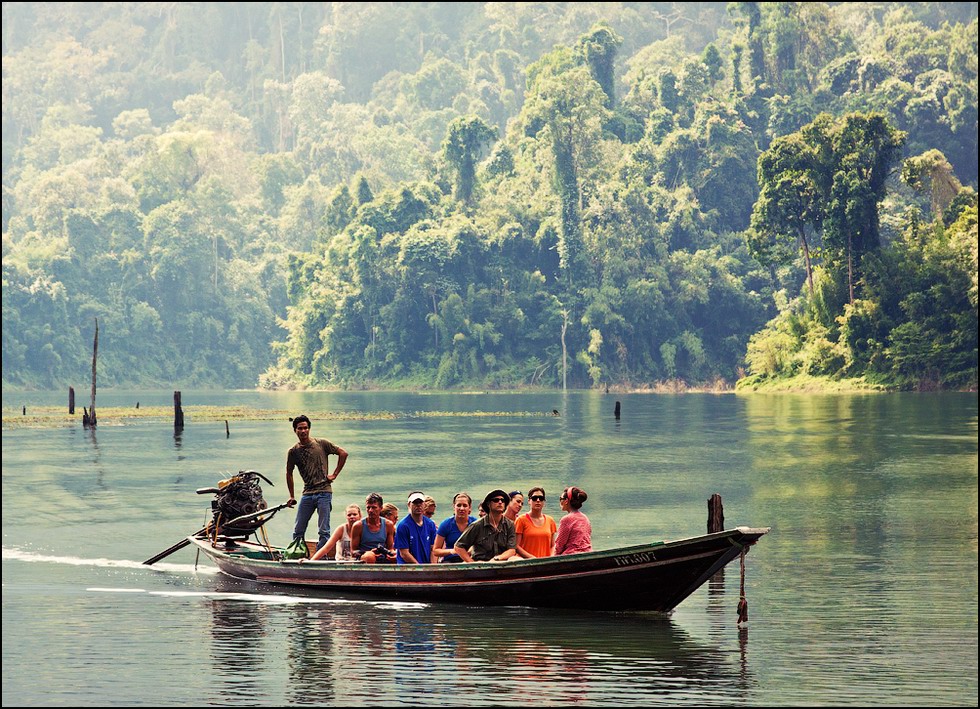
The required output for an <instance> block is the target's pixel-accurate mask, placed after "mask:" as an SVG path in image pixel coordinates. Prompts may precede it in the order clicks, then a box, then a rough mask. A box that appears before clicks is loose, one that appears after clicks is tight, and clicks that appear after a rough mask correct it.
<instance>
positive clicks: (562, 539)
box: [555, 486, 592, 556]
mask: <svg viewBox="0 0 980 709" xmlns="http://www.w3.org/2000/svg"><path fill="white" fill-rule="evenodd" d="M588 499H589V496H588V495H587V494H586V493H585V490H583V489H582V488H579V487H575V486H572V487H567V488H565V490H564V491H562V493H561V497H560V498H558V504H559V505H560V506H561V509H562V511H563V512H567V513H568V514H566V515H565V516H564V517H562V518H561V521H560V522H559V523H558V537H557V538H556V539H555V554H556V555H557V556H561V555H562V554H579V553H581V552H583V551H592V523H591V522H589V518H588V517H586V516H585V514H584V513H583V512H582V503H584V502H585V501H586V500H588Z"/></svg>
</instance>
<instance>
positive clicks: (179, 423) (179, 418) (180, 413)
mask: <svg viewBox="0 0 980 709" xmlns="http://www.w3.org/2000/svg"><path fill="white" fill-rule="evenodd" d="M183 430H184V409H183V408H182V407H181V405H180V392H179V391H175V392H174V431H183Z"/></svg>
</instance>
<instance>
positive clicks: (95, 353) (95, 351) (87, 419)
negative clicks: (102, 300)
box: [82, 318, 99, 428]
mask: <svg viewBox="0 0 980 709" xmlns="http://www.w3.org/2000/svg"><path fill="white" fill-rule="evenodd" d="M98 358H99V319H98V318H96V319H95V338H94V339H93V340H92V405H91V406H90V407H89V409H88V411H87V412H86V415H85V416H84V417H82V425H83V426H92V427H93V428H94V427H95V425H96V423H97V419H96V417H95V363H96V361H97V360H98ZM83 408H84V407H83Z"/></svg>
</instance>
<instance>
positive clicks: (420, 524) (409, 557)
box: [395, 491, 436, 564]
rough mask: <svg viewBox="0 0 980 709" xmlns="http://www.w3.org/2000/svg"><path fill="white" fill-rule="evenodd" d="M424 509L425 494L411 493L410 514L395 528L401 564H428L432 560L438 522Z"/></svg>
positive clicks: (409, 498) (396, 547)
mask: <svg viewBox="0 0 980 709" xmlns="http://www.w3.org/2000/svg"><path fill="white" fill-rule="evenodd" d="M424 510H425V495H424V494H423V493H421V492H418V491H416V492H413V493H411V494H409V496H408V512H409V515H408V517H406V518H405V519H403V520H402V521H401V522H399V523H398V527H397V528H396V529H395V549H396V550H397V551H398V563H399V564H428V563H431V561H432V544H433V542H435V540H436V523H435V522H433V521H432V520H431V519H429V518H428V517H426V516H425V514H423V512H424Z"/></svg>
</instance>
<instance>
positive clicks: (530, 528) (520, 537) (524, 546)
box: [517, 487, 558, 559]
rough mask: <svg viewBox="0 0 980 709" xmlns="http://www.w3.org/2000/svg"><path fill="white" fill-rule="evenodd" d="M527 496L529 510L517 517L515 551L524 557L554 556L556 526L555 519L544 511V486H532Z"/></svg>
mask: <svg viewBox="0 0 980 709" xmlns="http://www.w3.org/2000/svg"><path fill="white" fill-rule="evenodd" d="M527 498H528V499H529V500H530V501H531V511H530V512H528V513H527V514H524V515H521V516H520V517H518V518H517V553H518V554H520V555H521V557H522V558H524V559H534V558H536V557H542V556H554V555H555V535H556V534H557V533H558V528H557V526H556V525H555V520H553V519H552V518H551V517H550V516H549V515H546V514H545V513H544V503H545V494H544V488H543V487H532V488H531V489H530V490H528V491H527Z"/></svg>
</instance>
